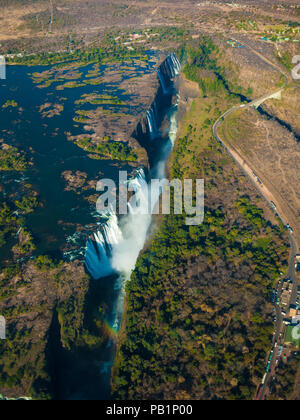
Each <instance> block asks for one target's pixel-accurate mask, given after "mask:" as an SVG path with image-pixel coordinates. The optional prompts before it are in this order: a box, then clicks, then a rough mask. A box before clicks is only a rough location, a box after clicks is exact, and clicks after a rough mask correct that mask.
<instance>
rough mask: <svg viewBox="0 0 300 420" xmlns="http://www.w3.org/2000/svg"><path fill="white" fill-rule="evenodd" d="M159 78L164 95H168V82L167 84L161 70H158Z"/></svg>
mask: <svg viewBox="0 0 300 420" xmlns="http://www.w3.org/2000/svg"><path fill="white" fill-rule="evenodd" d="M157 76H158V79H159V81H160V85H161V88H162V90H163V94H164V95H166V94H167V93H168V89H167V87H166V82H165V79H164V75H163V74H162V72H161V71H160V69H158V70H157Z"/></svg>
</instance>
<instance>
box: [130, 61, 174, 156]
mask: <svg viewBox="0 0 300 420" xmlns="http://www.w3.org/2000/svg"><path fill="white" fill-rule="evenodd" d="M179 72H180V63H179V61H178V59H177V57H176V55H175V54H171V55H169V56H168V57H167V58H166V59H165V60H163V61H162V63H161V64H160V66H159V67H158V69H157V72H156V76H157V78H156V80H157V91H156V94H155V96H154V99H153V101H152V103H151V104H150V106H149V108H148V110H147V111H146V112H145V113H144V114H143V115H142V117H141V118H140V120H139V122H138V123H137V126H136V129H135V130H134V131H133V133H132V137H133V138H134V139H136V140H137V141H138V142H139V144H140V145H141V146H142V147H143V148H145V149H146V150H147V153H148V156H149V155H151V153H153V151H154V149H155V143H154V140H155V139H156V138H157V137H160V136H161V133H159V128H160V127H161V126H162V124H163V122H164V119H165V117H166V114H167V111H168V110H169V109H170V106H171V105H172V101H173V98H174V95H175V93H176V90H177V89H175V85H174V82H175V77H176V76H178V75H179Z"/></svg>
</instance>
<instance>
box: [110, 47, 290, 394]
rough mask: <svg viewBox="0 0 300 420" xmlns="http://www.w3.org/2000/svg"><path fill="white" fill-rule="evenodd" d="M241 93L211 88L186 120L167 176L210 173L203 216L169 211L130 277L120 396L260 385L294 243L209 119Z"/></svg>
mask: <svg viewBox="0 0 300 420" xmlns="http://www.w3.org/2000/svg"><path fill="white" fill-rule="evenodd" d="M204 42H205V41H204ZM186 52H187V53H186V57H185V60H186V62H187V66H190V64H188V63H189V62H194V61H195V60H196V61H199V63H200V64H199V68H200V67H201V68H203V69H205V70H210V69H211V67H212V66H213V67H215V68H216V66H217V63H216V62H215V61H214V57H215V55H214V52H215V48H213V47H211V44H210V43H209V44H208V46H207V48H206V49H205V50H204V49H203V43H201V44H200V46H199V49H198V53H197V51H196V50H195V49H194V47H193V49H192V50H189V49H187V50H186ZM197 54H199V58H198V55H197ZM203 55H204V56H203ZM206 55H207V57H206ZM189 69H190V67H186V68H185V70H184V73H185V75H186V77H187V75H189V74H191V73H190V71H189ZM192 78H193V77H192ZM236 100H237V99H236V98H235V97H232V95H230V94H229V93H228V92H227V91H226V89H222V90H221V91H217V92H216V91H215V90H214V89H207V92H206V98H205V99H203V98H201V96H200V97H199V98H197V99H196V100H195V101H194V103H193V105H192V107H191V109H190V111H188V113H187V115H186V117H185V119H184V122H185V125H184V127H182V128H181V132H180V136H179V138H178V140H177V142H176V145H175V149H174V151H173V154H172V157H171V162H170V177H171V178H174V177H176V178H177V177H179V178H181V179H184V178H193V179H196V178H198V179H199V178H200V179H201V178H204V180H205V220H204V223H203V224H202V225H200V226H186V225H185V218H184V215H183V216H178V215H174V214H173V215H172V214H171V215H169V216H164V218H163V220H162V223H161V225H160V228H159V230H158V232H157V234H156V235H155V237H154V238H153V240H152V243H151V245H150V246H149V247H148V249H147V250H146V251H145V252H144V253H143V254H142V255H141V256H140V258H139V260H138V263H137V266H136V268H135V270H134V272H133V274H132V276H131V280H130V281H129V282H128V284H127V313H126V317H125V320H124V325H123V332H122V334H121V339H120V342H119V348H118V353H117V357H116V363H115V368H114V371H113V379H112V389H113V392H114V396H115V397H116V398H121V399H227V400H228V399H229V400H230V399H235V400H238V399H241V400H245V399H252V398H253V396H254V395H255V393H256V391H257V387H258V385H259V384H260V383H261V380H262V377H263V373H264V369H265V359H266V356H267V353H268V352H269V349H270V346H271V339H272V333H273V318H272V304H271V299H270V294H271V290H272V288H273V285H274V282H275V281H276V280H277V279H278V278H279V277H280V275H281V273H282V272H285V271H286V270H287V257H288V252H287V244H288V241H287V238H286V234H285V232H284V229H283V228H282V227H281V226H279V225H276V224H272V223H270V222H269V221H267V220H266V218H265V214H264V210H263V207H262V203H261V199H260V198H259V197H258V196H257V194H256V192H255V190H253V188H252V186H251V185H249V183H248V181H247V179H246V178H245V176H244V175H242V174H241V172H240V170H239V169H238V168H237V167H236V166H235V164H234V163H233V161H232V160H231V159H230V158H229V157H228V156H227V155H226V153H225V152H224V151H223V149H222V148H221V147H220V145H219V144H218V143H217V141H216V140H215V139H214V138H213V137H212V125H213V122H214V121H215V120H216V119H217V118H218V116H219V115H221V112H222V111H223V109H228V108H229V107H230V104H232V103H233V101H236Z"/></svg>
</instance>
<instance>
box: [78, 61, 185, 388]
mask: <svg viewBox="0 0 300 420" xmlns="http://www.w3.org/2000/svg"><path fill="white" fill-rule="evenodd" d="M180 68H181V66H180V63H179V60H178V59H177V57H176V55H175V54H171V55H169V56H168V57H167V59H166V60H165V61H163V63H162V64H161V65H160V67H159V68H158V70H157V77H158V78H159V81H160V84H159V90H158V92H157V95H156V97H155V99H154V101H153V103H152V105H151V107H150V109H149V110H148V111H147V112H146V115H145V116H144V117H143V118H142V119H141V121H140V122H139V124H138V127H137V129H136V132H135V134H134V136H135V137H136V138H137V140H138V141H139V142H140V144H141V145H143V146H144V147H145V148H146V150H147V153H148V156H149V168H148V169H146V170H144V169H143V168H140V169H138V170H136V171H135V175H134V176H133V177H132V178H131V179H130V180H129V181H128V186H129V188H130V189H131V190H132V191H133V192H134V195H133V196H132V197H131V199H130V200H129V202H128V215H126V216H123V217H122V218H121V219H120V218H118V217H117V215H116V214H115V212H114V211H110V212H107V213H106V214H101V218H102V219H104V220H105V221H104V222H103V224H102V225H101V229H100V230H99V231H97V232H96V233H94V234H93V236H92V237H91V238H89V240H88V242H87V250H86V255H85V266H86V269H87V271H88V272H89V273H90V274H91V276H92V277H93V278H94V280H96V281H101V279H103V278H106V277H109V276H113V275H115V276H117V279H116V280H115V282H112V283H111V284H112V285H113V284H114V286H113V287H114V302H112V308H111V312H110V314H109V319H107V323H108V324H109V326H110V328H111V329H112V330H113V331H114V332H115V333H116V334H117V333H118V331H119V328H120V325H121V321H122V315H123V307H124V298H125V285H126V282H127V281H128V280H129V279H130V274H131V272H132V270H133V269H134V267H135V263H136V261H137V258H138V256H139V253H140V252H141V250H142V249H143V247H144V245H145V242H146V240H147V236H148V232H149V228H150V225H151V221H152V210H153V207H152V208H151V209H149V208H148V203H149V200H150V187H149V186H150V182H151V179H159V180H163V179H164V178H165V176H166V174H165V165H166V160H167V158H168V156H169V154H170V152H171V150H172V147H173V145H174V142H175V139H176V133H177V118H176V115H177V107H178V99H176V97H177V95H178V94H177V91H176V77H177V76H178V75H179V73H180ZM165 120H167V129H166V128H165V129H164V131H163V129H162V125H163V126H164V124H163V122H164V121H165ZM158 201H159V195H158V196H156V197H155V198H154V199H153V197H151V206H155V205H156V204H157V202H158ZM114 338H115V337H113V338H112V340H111V341H110V342H109V345H108V349H106V350H108V351H106V355H105V356H104V358H105V361H104V362H103V363H102V367H101V372H102V375H103V378H102V380H103V379H104V378H105V377H106V379H104V382H107V381H108V382H109V380H110V367H111V365H112V363H113V358H114V349H115V341H114Z"/></svg>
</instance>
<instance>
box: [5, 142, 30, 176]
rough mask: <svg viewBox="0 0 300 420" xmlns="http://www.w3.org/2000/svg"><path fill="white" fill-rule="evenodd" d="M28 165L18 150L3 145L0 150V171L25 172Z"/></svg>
mask: <svg viewBox="0 0 300 420" xmlns="http://www.w3.org/2000/svg"><path fill="white" fill-rule="evenodd" d="M27 167H28V163H27V162H26V160H25V157H24V156H23V155H22V154H21V153H20V152H19V151H18V149H17V148H15V147H12V146H8V145H5V147H4V145H2V148H0V171H24V170H25V169H27Z"/></svg>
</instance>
